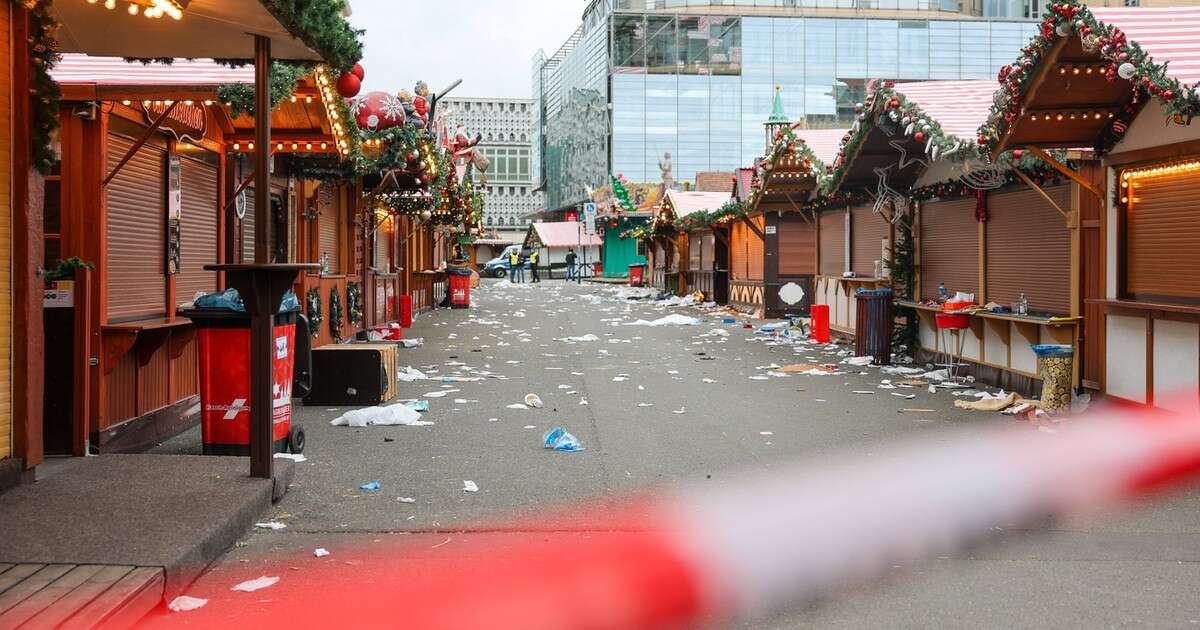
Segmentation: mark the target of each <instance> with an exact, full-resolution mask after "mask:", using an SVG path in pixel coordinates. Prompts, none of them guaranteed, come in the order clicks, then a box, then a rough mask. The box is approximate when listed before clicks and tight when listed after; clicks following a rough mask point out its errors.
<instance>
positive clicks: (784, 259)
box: [778, 214, 817, 276]
mask: <svg viewBox="0 0 1200 630" xmlns="http://www.w3.org/2000/svg"><path fill="white" fill-rule="evenodd" d="M778 256H779V275H781V276H811V275H814V274H815V273H816V271H817V230H816V227H815V225H814V224H813V223H812V222H811V221H810V220H807V219H804V218H802V217H800V215H798V214H785V215H781V216H780V217H779V254H778Z"/></svg>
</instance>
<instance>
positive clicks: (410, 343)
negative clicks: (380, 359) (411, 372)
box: [400, 337, 425, 348]
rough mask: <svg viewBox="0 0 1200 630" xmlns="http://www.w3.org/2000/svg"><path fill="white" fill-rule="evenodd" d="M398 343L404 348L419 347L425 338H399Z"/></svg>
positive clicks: (423, 343)
mask: <svg viewBox="0 0 1200 630" xmlns="http://www.w3.org/2000/svg"><path fill="white" fill-rule="evenodd" d="M400 345H401V346H404V347H405V348H420V347H421V346H423V345H425V340H424V339H421V338H419V337H418V338H416V339H401V340H400Z"/></svg>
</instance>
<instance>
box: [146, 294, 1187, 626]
mask: <svg viewBox="0 0 1200 630" xmlns="http://www.w3.org/2000/svg"><path fill="white" fill-rule="evenodd" d="M613 291H614V288H613V287H606V286H598V285H589V284H584V285H576V284H571V283H564V282H562V281H546V282H544V283H542V284H539V285H511V284H508V283H507V282H504V283H497V282H495V281H485V284H484V286H483V288H482V289H480V290H477V291H475V293H474V301H475V306H474V307H473V308H471V309H468V310H438V311H435V312H433V313H429V314H424V315H422V316H421V317H419V318H418V320H417V321H416V322H415V325H414V327H413V328H412V329H409V330H408V331H406V334H407V336H408V337H410V338H422V339H424V345H423V346H421V347H419V348H413V349H403V350H401V353H402V354H401V365H405V366H412V367H413V368H415V369H417V370H421V371H422V372H424V373H425V374H426V375H428V376H430V377H431V379H429V380H418V381H415V382H402V383H400V388H401V398H417V399H424V400H428V401H429V403H430V410H429V411H428V412H426V413H424V414H423V418H422V419H423V420H427V421H431V422H433V424H432V425H430V426H420V427H414V426H394V427H362V428H350V427H339V426H331V425H330V421H331V420H333V419H334V418H336V417H338V416H340V415H341V414H342V413H344V412H345V411H347V409H342V408H332V407H299V408H298V409H297V414H296V415H297V417H298V418H299V419H300V421H301V422H303V424H304V426H305V428H306V430H307V433H308V445H307V449H306V451H305V455H306V456H307V458H308V460H307V461H305V462H302V463H299V464H297V466H296V476H295V482H294V484H293V486H292V488H291V490H290V491H289V492H288V494H287V496H286V497H285V498H284V499H283V500H282V501H281V502H280V503H278V504H277V505H276V506H275V507H274V508H273V510H272V512H271V513H270V514H268V515H265V516H264V520H275V521H278V522H281V523H285V524H286V525H287V527H286V529H282V530H278V531H269V530H256V531H255V532H253V533H252V534H250V535H248V536H247V537H246V538H245V540H244V541H243V542H242V543H240V544H239V546H238V547H237V548H235V549H233V550H232V551H231V552H230V553H229V554H228V555H227V556H226V558H225V559H224V560H222V561H220V562H218V563H217V564H215V565H214V566H213V568H212V570H211V571H210V572H209V573H208V574H207V575H205V576H204V577H202V578H201V579H200V580H199V581H198V582H197V583H196V584H195V585H194V586H193V588H192V589H191V591H190V594H192V595H195V596H198V597H206V598H210V600H211V601H210V603H209V604H208V605H207V606H206V607H205V608H203V609H201V610H200V611H196V612H192V613H173V614H172V613H165V614H163V615H161V616H160V617H158V618H156V619H153V620H152V622H154V623H156V624H161V625H180V624H183V625H197V626H204V625H209V624H214V623H235V622H237V621H238V620H244V619H245V615H246V614H247V612H248V611H247V608H246V601H247V600H242V601H241V603H240V604H239V603H238V600H237V599H236V596H235V595H231V594H230V591H229V588H230V587H231V586H232V585H233V584H236V583H238V582H240V581H242V580H245V579H250V578H253V577H257V576H258V575H260V574H262V573H263V572H265V571H269V570H283V571H286V573H285V574H283V575H282V576H281V577H282V579H283V580H296V581H303V580H308V581H309V582H310V584H311V585H312V586H313V588H319V584H320V579H321V577H320V576H322V575H323V574H322V571H323V569H322V565H321V564H320V562H321V561H323V560H329V559H333V560H335V561H338V562H339V563H342V561H341V560H340V559H342V558H346V557H350V556H354V558H355V559H354V560H353V561H348V562H346V563H342V564H348V565H349V566H352V567H358V568H363V570H364V571H366V572H367V573H369V571H368V569H366V568H364V567H370V565H371V560H370V558H369V557H368V558H363V557H361V554H362V553H363V551H364V550H369V549H373V548H376V549H383V548H387V549H389V551H390V552H392V555H387V556H386V557H388V558H390V559H391V560H392V561H394V562H395V563H396V564H400V565H403V566H408V567H410V570H411V572H413V574H414V575H415V574H417V573H419V571H420V570H422V567H425V566H427V565H423V564H422V563H423V562H425V563H428V562H436V559H437V554H439V553H452V552H453V548H454V547H455V546H457V545H471V544H474V545H475V548H478V546H479V545H480V544H484V545H485V546H486V544H492V542H494V544H496V545H500V546H503V545H504V544H507V543H506V541H508V540H512V539H513V537H515V538H516V539H521V538H530V537H535V538H537V537H540V538H541V539H542V540H544V541H545V544H546V545H547V546H548V547H550V546H552V547H554V548H560V547H561V548H563V549H564V550H569V549H570V547H571V546H572V545H578V544H586V541H588V540H590V539H591V537H592V536H599V535H601V534H603V533H605V532H609V533H611V532H612V531H613V530H614V525H613V523H612V522H611V519H609V518H608V517H607V516H606V514H607V513H606V511H605V510H604V509H589V506H593V507H594V506H611V505H623V504H633V503H635V501H634V500H633V499H631V498H629V497H631V496H633V493H649V494H651V495H653V494H656V493H662V492H672V491H674V490H676V489H679V488H697V487H699V488H701V489H702V488H703V484H705V483H709V482H712V481H713V480H718V481H719V480H721V479H722V478H725V477H726V476H727V475H729V474H731V473H732V472H734V471H741V470H747V469H749V470H758V471H763V470H766V471H770V470H771V469H772V468H773V467H778V466H781V465H783V464H786V463H791V462H795V461H804V460H808V459H813V458H817V457H822V456H827V455H831V454H849V455H851V456H860V457H870V456H871V454H872V453H873V452H875V451H876V450H877V449H879V448H881V447H882V446H884V445H887V444H893V443H895V442H896V441H898V440H903V439H907V438H912V437H920V436H923V435H928V436H934V435H936V434H937V431H939V430H940V429H945V428H948V427H956V428H958V429H960V430H963V431H967V432H971V431H977V430H983V429H984V428H986V427H989V426H991V425H992V424H994V423H1006V422H1008V423H1011V422H1014V421H1013V420H1010V419H1007V418H1004V417H1001V416H999V415H997V414H990V413H981V412H969V411H964V410H961V409H955V408H954V406H953V401H954V398H955V397H954V396H951V395H950V394H949V393H947V392H945V391H939V392H937V393H930V392H928V391H927V390H926V389H925V388H923V387H911V388H906V387H897V386H896V385H895V384H896V383H897V382H899V381H900V380H902V379H904V378H905V377H904V376H901V375H886V374H881V373H880V372H879V371H878V370H877V369H876V368H858V367H853V366H846V365H841V370H842V371H843V372H844V373H841V374H836V375H803V374H789V375H781V374H780V373H779V372H777V370H776V369H774V368H773V367H772V366H784V365H790V364H810V365H817V364H825V363H839V362H840V361H842V359H843V358H844V355H845V354H846V353H847V351H846V350H845V348H844V347H843V348H826V347H812V346H809V347H804V348H802V349H801V350H802V351H801V352H797V351H796V350H795V349H794V347H793V345H792V344H790V343H781V344H777V345H776V344H774V343H772V342H771V341H769V340H768V339H767V338H765V337H763V336H761V335H755V334H754V329H753V328H751V329H747V328H744V327H743V326H742V325H741V324H726V323H723V321H722V318H721V317H720V316H717V315H714V314H711V313H704V312H701V311H699V310H697V309H694V308H690V307H679V306H663V305H662V304H656V303H653V302H651V301H629V300H622V299H618V298H617V297H615V296H614V294H613ZM672 314H679V315H685V316H688V317H698V318H700V319H701V324H700V325H698V326H685V325H664V326H644V325H630V324H633V323H635V322H637V321H638V320H646V321H653V320H657V319H659V318H662V317H665V316H668V315H672ZM760 323H761V322H755V324H754V325H755V326H757V325H758V324H760ZM587 335H594V336H595V338H596V339H595V340H593V341H582V340H581V341H564V340H563V339H567V338H579V337H584V338H587V337H586V336H587ZM860 372H861V373H860ZM443 376H452V377H465V378H469V379H481V380H472V381H467V382H449V383H443V382H442V381H441V380H440V378H441V377H443ZM884 380H890V381H892V383H891V384H890V387H896V388H895V389H891V388H889V384H887V383H883V382H882V381H884ZM881 384H882V385H884V387H883V388H881V387H880V386H881ZM856 392H859V393H856ZM861 392H867V393H861ZM530 393H533V394H536V395H537V396H539V397H540V398H541V399H542V401H543V402H544V404H545V406H544V407H543V408H540V409H537V408H531V409H517V408H511V407H510V406H511V405H517V404H520V403H523V401H524V399H525V397H526V395H527V394H530ZM908 396H912V397H913V398H911V399H910V398H908ZM585 403H586V404H585ZM912 410H918V411H912ZM922 410H925V411H922ZM554 426H563V427H565V428H566V429H567V430H569V431H570V432H572V433H573V434H574V435H576V436H577V437H578V438H579V440H580V442H581V443H582V445H583V450H582V451H579V452H575V453H564V452H554V451H548V450H545V449H543V448H542V446H541V438H542V435H543V433H544V432H545V431H547V430H548V429H550V428H551V427H554ZM1030 430H1031V431H1032V430H1035V429H1033V428H1032V427H1031V428H1030ZM198 450H199V435H198V431H191V432H188V433H185V434H183V435H181V436H179V437H178V438H176V439H174V440H172V441H170V442H168V443H166V444H164V445H162V446H161V447H159V449H158V452H183V453H186V452H198ZM1014 465H1015V464H1014ZM373 481H378V482H379V483H380V489H379V490H377V491H363V490H360V486H361V485H362V484H365V483H369V482H373ZM465 481H471V482H474V484H475V485H476V486H477V487H478V491H477V492H464V491H463V487H464V482H465ZM564 504H565V505H572V506H577V509H567V510H562V509H553V510H552V509H551V508H555V507H556V506H561V505H564ZM1198 522H1200V494H1196V493H1192V494H1185V495H1179V496H1172V497H1170V498H1166V499H1163V500H1159V501H1156V502H1154V503H1150V504H1148V505H1145V506H1139V507H1137V508H1136V509H1132V510H1123V511H1119V512H1114V513H1106V514H1098V515H1090V516H1089V517H1087V518H1081V519H1075V520H1072V521H1069V522H1056V523H1051V524H1047V525H1045V526H1043V527H1039V528H1034V529H1032V530H1026V529H1017V530H1012V529H1010V528H1008V527H1007V524H997V541H996V542H995V543H994V544H991V545H988V546H987V547H985V548H982V549H976V550H974V551H972V552H971V553H969V554H964V555H959V556H953V557H943V558H936V559H932V560H931V561H929V562H928V563H926V564H922V565H919V566H915V567H914V566H897V567H896V571H895V576H894V577H893V578H892V579H890V580H888V581H886V582H884V583H883V584H876V585H872V586H870V587H858V588H854V589H848V590H847V591H846V592H845V593H844V594H843V595H842V596H839V597H836V598H832V599H830V600H828V601H823V602H808V603H806V604H804V605H802V606H801V607H798V608H797V609H796V610H794V611H792V612H790V613H788V614H786V615H783V616H780V617H778V618H775V619H773V620H769V621H757V622H752V623H750V622H747V623H743V624H742V625H740V626H737V627H739V628H802V627H804V628H807V627H813V628H825V627H838V628H842V627H845V628H884V627H886V628H925V627H973V628H980V627H983V628H1048V627H1056V628H1062V627H1072V628H1074V627H1088V628H1091V627H1164V628H1178V627H1192V626H1194V625H1197V624H1200V600H1198V599H1197V598H1196V597H1195V592H1196V588H1197V586H1200V564H1197V561H1198V560H1200V526H1198V525H1197V523H1198ZM514 523H517V524H518V525H513V524H514ZM879 526H880V527H888V524H880V525H879ZM796 535H797V536H802V535H803V532H797V533H796ZM317 547H322V548H327V549H328V550H330V552H331V556H329V557H328V558H314V557H313V550H314V549H315V548H317ZM566 552H568V553H569V551H566ZM381 557H383V556H382V555H381ZM342 564H339V566H342ZM280 567H286V569H280ZM355 575H365V573H363V574H355V573H350V574H348V576H340V577H339V579H350V580H353V579H355V577H354V576H355ZM273 588H274V587H273ZM261 593H270V591H262V592H261ZM236 595H237V596H246V597H249V596H248V595H245V594H240V593H239V594H236ZM464 597H467V598H468V599H466V600H464V605H469V604H468V602H469V594H464ZM284 601H285V599H284V598H279V599H277V600H276V599H274V598H272V597H271V596H269V595H268V596H266V597H264V598H256V599H254V600H253V604H252V606H251V607H252V608H253V609H254V610H253V611H252V612H258V613H261V614H263V615H274V614H278V612H279V610H278V608H277V607H279V606H283V605H285V604H284V603H283V602H284ZM290 605H294V603H293V604H290ZM565 605H569V604H565Z"/></svg>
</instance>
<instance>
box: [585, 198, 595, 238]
mask: <svg viewBox="0 0 1200 630" xmlns="http://www.w3.org/2000/svg"><path fill="white" fill-rule="evenodd" d="M583 229H584V231H585V232H586V233H587V235H588V236H593V235H595V234H596V204H594V203H592V202H590V201H589V202H588V203H585V204H583Z"/></svg>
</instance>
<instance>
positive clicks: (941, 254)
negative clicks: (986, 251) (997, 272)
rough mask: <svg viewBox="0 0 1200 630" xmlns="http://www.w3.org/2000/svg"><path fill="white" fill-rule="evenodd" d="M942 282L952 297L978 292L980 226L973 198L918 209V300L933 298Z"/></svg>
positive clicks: (939, 202) (943, 202)
mask: <svg viewBox="0 0 1200 630" xmlns="http://www.w3.org/2000/svg"><path fill="white" fill-rule="evenodd" d="M941 283H945V285H946V289H947V290H948V291H950V292H951V293H952V294H953V293H954V292H956V291H962V292H964V293H978V292H979V227H978V226H977V225H976V223H975V200H974V199H972V198H964V199H950V200H946V201H930V202H927V203H925V204H924V205H922V206H921V299H936V298H937V297H938V285H939V284H941Z"/></svg>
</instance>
